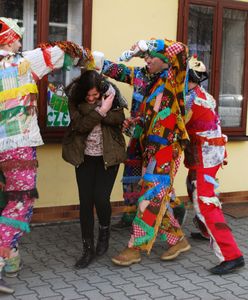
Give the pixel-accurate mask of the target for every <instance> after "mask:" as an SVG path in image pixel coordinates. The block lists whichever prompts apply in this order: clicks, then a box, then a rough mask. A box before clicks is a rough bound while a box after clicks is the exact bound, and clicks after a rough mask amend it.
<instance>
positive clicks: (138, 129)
mask: <svg viewBox="0 0 248 300" xmlns="http://www.w3.org/2000/svg"><path fill="white" fill-rule="evenodd" d="M142 133H143V128H142V127H141V126H140V125H136V126H135V129H134V134H133V137H134V138H135V139H138V138H139V137H140V136H141V135H142Z"/></svg>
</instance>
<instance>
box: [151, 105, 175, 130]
mask: <svg viewBox="0 0 248 300" xmlns="http://www.w3.org/2000/svg"><path fill="white" fill-rule="evenodd" d="M170 114H171V109H170V108H169V107H166V108H165V109H163V110H161V111H160V112H159V113H158V114H157V116H156V118H155V119H154V120H153V123H152V127H154V125H155V124H156V122H157V120H158V119H160V120H164V119H165V118H167V117H168V116H169V115H170Z"/></svg>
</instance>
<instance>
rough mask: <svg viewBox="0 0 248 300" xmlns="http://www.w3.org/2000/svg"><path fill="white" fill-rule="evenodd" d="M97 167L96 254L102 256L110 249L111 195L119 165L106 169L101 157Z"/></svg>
mask: <svg viewBox="0 0 248 300" xmlns="http://www.w3.org/2000/svg"><path fill="white" fill-rule="evenodd" d="M96 169H97V170H96V175H95V179H96V180H95V186H94V197H93V198H94V203H95V207H96V213H97V216H98V220H99V233H98V241H97V246H96V254H97V255H99V256H101V255H103V254H104V253H105V252H106V251H107V250H108V246H109V236H110V221H111V213H112V208H111V203H110V195H111V192H112V189H113V186H114V182H115V179H116V176H117V173H118V169H119V165H115V166H111V167H108V168H107V169H105V167H104V161H103V158H102V157H99V159H98V161H97V163H96Z"/></svg>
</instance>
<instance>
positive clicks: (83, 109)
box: [62, 102, 126, 168]
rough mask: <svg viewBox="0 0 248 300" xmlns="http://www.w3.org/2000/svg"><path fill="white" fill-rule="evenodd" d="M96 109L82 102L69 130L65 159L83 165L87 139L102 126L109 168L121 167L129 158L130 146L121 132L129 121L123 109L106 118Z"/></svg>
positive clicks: (109, 113) (67, 132)
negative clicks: (124, 123)
mask: <svg viewBox="0 0 248 300" xmlns="http://www.w3.org/2000/svg"><path fill="white" fill-rule="evenodd" d="M95 108H96V105H95V104H94V105H92V104H88V103H86V102H83V103H81V104H80V105H79V107H78V109H77V113H75V112H74V115H73V120H72V121H71V123H70V125H69V127H68V128H67V129H66V133H65V136H64V139H63V143H62V157H63V159H64V160H65V161H67V162H69V163H71V164H72V165H74V166H79V165H80V164H81V163H82V162H83V161H84V150H85V142H86V139H87V136H88V134H89V133H90V132H91V131H92V129H93V128H94V127H95V126H96V125H97V124H99V123H101V127H102V133H103V160H104V163H105V167H106V168H107V167H110V166H113V165H117V164H120V163H121V162H124V160H125V159H126V144H125V139H124V136H123V134H122V132H121V126H122V123H123V121H124V119H125V115H124V112H123V108H116V109H112V110H110V111H109V112H108V113H107V116H106V117H103V116H101V115H100V114H99V113H98V112H97V111H96V110H95Z"/></svg>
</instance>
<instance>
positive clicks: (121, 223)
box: [111, 219, 132, 231]
mask: <svg viewBox="0 0 248 300" xmlns="http://www.w3.org/2000/svg"><path fill="white" fill-rule="evenodd" d="M131 226H132V223H129V222H125V221H124V220H122V219H120V221H119V222H118V223H116V224H114V225H111V229H112V230H114V231H120V230H123V229H127V228H130V227H131Z"/></svg>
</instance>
